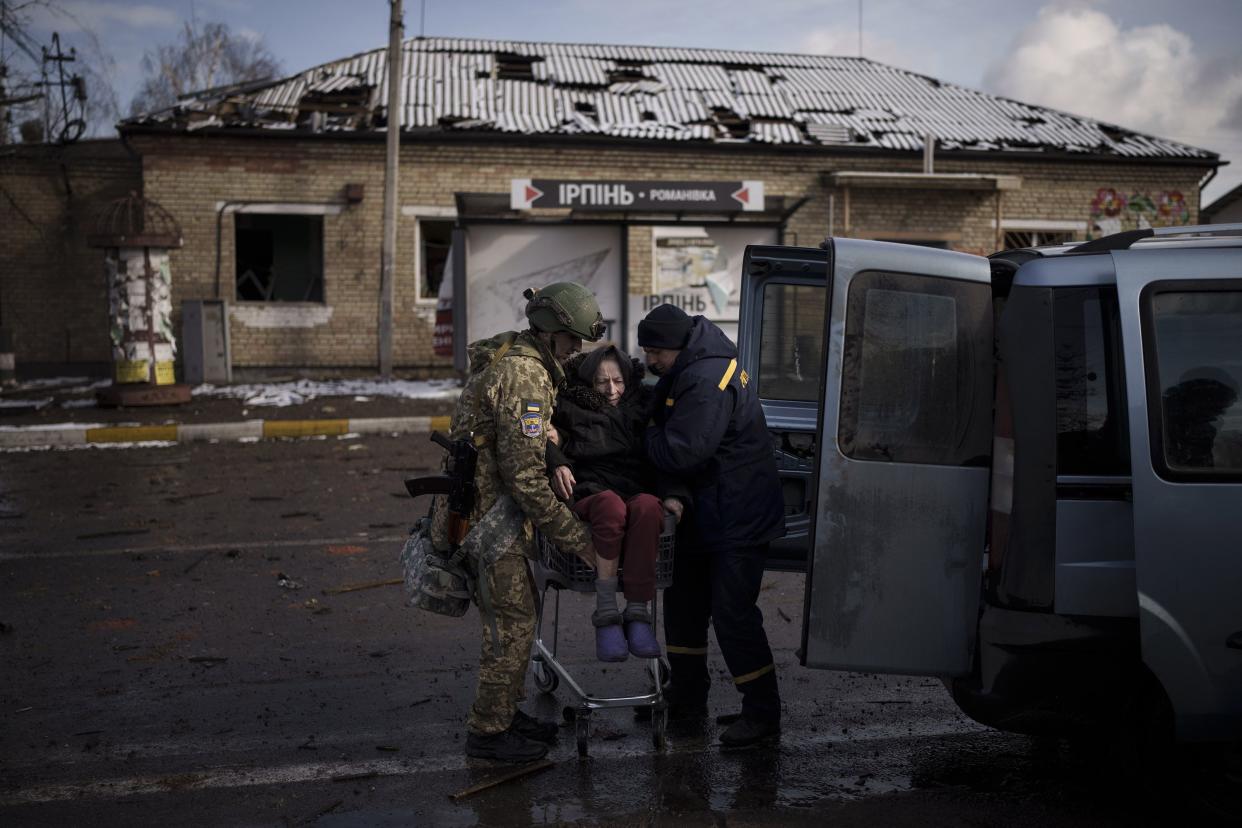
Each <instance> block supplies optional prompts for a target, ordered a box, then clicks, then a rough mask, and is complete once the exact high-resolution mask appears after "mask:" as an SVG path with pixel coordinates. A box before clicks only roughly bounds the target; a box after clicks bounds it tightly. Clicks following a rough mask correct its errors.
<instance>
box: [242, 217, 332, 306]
mask: <svg viewBox="0 0 1242 828" xmlns="http://www.w3.org/2000/svg"><path fill="white" fill-rule="evenodd" d="M254 206H255V207H259V208H261V209H247V208H246V207H242V208H240V209H237V210H230V211H229V212H230V213H231V214H232V216H233V228H232V230H233V298H232V300H231V301H233V302H234V303H237V304H247V305H258V306H263V307H288V306H293V305H312V306H316V307H318V306H326V305H327V304H328V261H327V258H328V228H327V222H325V221H324V218H325V217H326V216H328V215H335V213H330V212H328V211H325V210H306V209H281V207H282V205H278V204H270V205H269V204H264V205H254ZM243 216H266V217H275V218H302V219H307V220H308V221H309V220H317V221H318V222H319V275H318V281H319V295H320V298H319V299H243V298H242V297H241V296H240V295H239V290H240V287H241V285H240V277H239V275H238V272H237V271H238V269H239V268H240V267H241V260H240V253H239V250H240V248H241V244H240V241H239V236H240V235H241V234H240V232H239V231H240V228H238V226H237V224H238V221H240V220H241V219H242V217H243Z"/></svg>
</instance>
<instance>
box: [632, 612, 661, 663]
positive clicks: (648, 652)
mask: <svg viewBox="0 0 1242 828" xmlns="http://www.w3.org/2000/svg"><path fill="white" fill-rule="evenodd" d="M625 637H626V639H627V640H628V641H629V644H630V652H631V653H633V654H634V655H636V656H638V657H639V658H659V657H660V642H659V641H656V635H655V630H653V629H651V624H649V623H648V622H646V621H626V622H625Z"/></svg>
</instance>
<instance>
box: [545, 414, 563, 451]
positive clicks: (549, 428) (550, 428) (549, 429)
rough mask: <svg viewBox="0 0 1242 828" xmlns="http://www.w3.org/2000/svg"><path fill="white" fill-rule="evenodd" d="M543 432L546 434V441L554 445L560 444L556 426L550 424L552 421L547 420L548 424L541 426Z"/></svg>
mask: <svg viewBox="0 0 1242 828" xmlns="http://www.w3.org/2000/svg"><path fill="white" fill-rule="evenodd" d="M543 430H544V433H545V434H547V435H548V442H549V443H553V444H555V445H558V446H559V445H560V444H561V433H560V432H559V431H557V430H556V426H554V425H552V421H551V420H548V424H547V425H546V426H544V428H543Z"/></svg>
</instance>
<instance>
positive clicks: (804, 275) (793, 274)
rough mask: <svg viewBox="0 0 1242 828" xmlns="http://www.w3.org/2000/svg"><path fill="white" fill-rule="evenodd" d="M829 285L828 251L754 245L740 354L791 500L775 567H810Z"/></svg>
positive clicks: (775, 547)
mask: <svg viewBox="0 0 1242 828" xmlns="http://www.w3.org/2000/svg"><path fill="white" fill-rule="evenodd" d="M828 289H829V279H828V253H827V252H826V251H824V250H820V249H811V248H802V247H773V246H763V245H751V246H750V247H747V248H746V255H745V257H744V258H743V261H742V311H741V316H740V318H739V321H738V343H737V344H738V351H739V355H740V357H741V361H742V365H745V366H747V367H748V368H749V369H750V370H751V371H753V372H755V387H756V388H757V389H758V392H757V393H758V396H759V401H760V404H761V405H762V406H763V415H764V418H765V419H766V420H767V424H768V431H770V432H771V434H772V448H773V451H774V453H775V454H776V466H777V473H778V474H779V475H780V480H781V491H782V493H783V494H784V498H785V536H784V537H783V538H781V539H779V540H777V541H774V542H773V543H772V545H771V547H770V550H769V554H768V568H769V569H786V570H795V571H799V570H805V569H806V557H807V546H808V537H809V534H810V524H811V518H810V506H811V492H812V489H813V485H812V483H813V475H814V472H815V424H816V421H817V419H818V417H819V388H820V384H821V383H822V382H823V369H824V342H823V338H824V319H825V317H826V314H827V309H828Z"/></svg>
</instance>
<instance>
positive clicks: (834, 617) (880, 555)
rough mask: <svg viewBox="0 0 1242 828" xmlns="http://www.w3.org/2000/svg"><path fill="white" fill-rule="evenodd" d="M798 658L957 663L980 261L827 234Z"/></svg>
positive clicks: (985, 359)
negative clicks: (825, 304)
mask: <svg viewBox="0 0 1242 828" xmlns="http://www.w3.org/2000/svg"><path fill="white" fill-rule="evenodd" d="M828 269H829V272H830V273H831V286H830V295H831V300H830V302H829V312H828V315H827V318H826V325H825V329H824V332H823V334H822V340H823V342H824V351H823V353H824V354H825V357H824V360H823V363H822V366H821V371H822V375H821V384H820V387H821V391H820V399H819V402H820V403H821V405H820V411H819V421H818V424H817V427H816V431H815V439H816V445H817V446H818V447H819V451H818V457H817V461H816V462H817V468H816V472H815V474H814V478H815V480H816V481H817V490H816V492H815V503H814V508H813V510H812V521H811V536H810V537H811V560H810V568H809V572H808V574H807V592H806V603H805V606H804V608H803V648H802V651H803V656H802V660H803V664H805V665H806V666H808V667H825V668H832V669H842V670H865V671H873V672H892V673H910V674H924V675H939V676H953V675H962V674H965V673H968V672H969V670H970V666H971V655H972V648H973V645H974V637H975V630H976V626H977V620H978V616H977V612H978V600H979V593H980V578H981V564H982V560H983V554H984V543H985V533H986V522H987V514H988V482H989V476H990V471H989V458H990V453H991V442H992V394H993V352H992V306H991V289H990V275H989V268H988V263H987V260H986V259H983V258H980V257H978V256H970V255H967V254H963V253H953V252H949V251H944V250H933V249H929V248H924V247H916V246H913V245H902V244H888V243H884V242H870V241H859V240H855V239H832V240H831V248H830V250H829V268H828Z"/></svg>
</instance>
